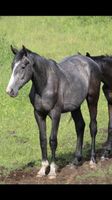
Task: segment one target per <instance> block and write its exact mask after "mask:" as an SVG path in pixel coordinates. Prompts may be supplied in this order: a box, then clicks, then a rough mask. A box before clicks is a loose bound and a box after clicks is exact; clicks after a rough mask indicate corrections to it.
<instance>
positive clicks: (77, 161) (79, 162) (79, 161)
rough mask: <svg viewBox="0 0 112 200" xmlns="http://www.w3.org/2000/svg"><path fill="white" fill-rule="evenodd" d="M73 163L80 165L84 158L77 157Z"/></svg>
mask: <svg viewBox="0 0 112 200" xmlns="http://www.w3.org/2000/svg"><path fill="white" fill-rule="evenodd" d="M72 164H73V165H76V166H80V165H82V160H81V159H80V160H78V158H75V159H74V160H73V162H72Z"/></svg>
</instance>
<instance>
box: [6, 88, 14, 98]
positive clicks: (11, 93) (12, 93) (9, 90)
mask: <svg viewBox="0 0 112 200" xmlns="http://www.w3.org/2000/svg"><path fill="white" fill-rule="evenodd" d="M6 92H7V94H9V95H11V96H13V95H14V90H13V89H12V88H10V89H9V88H7V89H6Z"/></svg>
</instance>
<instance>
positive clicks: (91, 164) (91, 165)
mask: <svg viewBox="0 0 112 200" xmlns="http://www.w3.org/2000/svg"><path fill="white" fill-rule="evenodd" d="M89 165H90V168H91V169H96V163H95V162H93V161H92V160H91V161H90V163H89Z"/></svg>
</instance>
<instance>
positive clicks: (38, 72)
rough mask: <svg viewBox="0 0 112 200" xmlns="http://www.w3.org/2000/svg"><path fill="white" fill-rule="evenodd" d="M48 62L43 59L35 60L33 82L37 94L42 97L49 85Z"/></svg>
mask: <svg viewBox="0 0 112 200" xmlns="http://www.w3.org/2000/svg"><path fill="white" fill-rule="evenodd" d="M45 62H46V60H45V59H44V58H42V57H39V56H38V57H36V58H34V65H33V77H32V82H33V84H34V87H35V89H36V92H37V93H38V94H40V95H41V93H42V91H43V90H44V88H45V86H46V84H47V68H46V63H45Z"/></svg>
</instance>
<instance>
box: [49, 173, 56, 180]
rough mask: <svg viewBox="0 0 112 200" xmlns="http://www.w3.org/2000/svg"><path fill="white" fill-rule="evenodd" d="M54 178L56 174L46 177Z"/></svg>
mask: <svg viewBox="0 0 112 200" xmlns="http://www.w3.org/2000/svg"><path fill="white" fill-rule="evenodd" d="M55 178H56V174H54V175H48V179H50V180H51V179H55Z"/></svg>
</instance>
